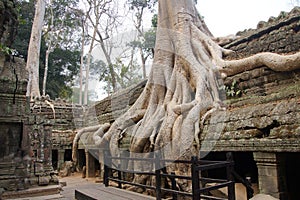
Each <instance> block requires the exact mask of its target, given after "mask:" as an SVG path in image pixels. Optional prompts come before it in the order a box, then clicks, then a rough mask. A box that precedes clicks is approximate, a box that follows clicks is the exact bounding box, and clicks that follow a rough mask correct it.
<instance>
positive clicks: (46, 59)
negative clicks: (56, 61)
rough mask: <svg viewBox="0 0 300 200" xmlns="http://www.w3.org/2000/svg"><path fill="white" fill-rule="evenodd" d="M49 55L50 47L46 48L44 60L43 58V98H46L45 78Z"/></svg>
mask: <svg viewBox="0 0 300 200" xmlns="http://www.w3.org/2000/svg"><path fill="white" fill-rule="evenodd" d="M49 54H50V47H48V49H47V51H46V58H45V71H44V79H43V93H42V95H43V96H46V84H47V76H48V66H49Z"/></svg>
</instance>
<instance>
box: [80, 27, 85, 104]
mask: <svg viewBox="0 0 300 200" xmlns="http://www.w3.org/2000/svg"><path fill="white" fill-rule="evenodd" d="M81 37H82V39H81V55H80V70H79V105H82V79H83V78H82V77H83V72H82V68H83V60H84V59H83V58H84V40H85V36H84V24H83V23H82V35H81Z"/></svg>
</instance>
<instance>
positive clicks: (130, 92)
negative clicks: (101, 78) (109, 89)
mask: <svg viewBox="0 0 300 200" xmlns="http://www.w3.org/2000/svg"><path fill="white" fill-rule="evenodd" d="M146 82H147V81H146V80H144V81H141V82H140V83H139V84H136V85H133V86H131V87H128V88H126V89H124V90H121V91H119V92H116V93H114V94H112V95H111V96H109V97H107V98H105V99H103V100H102V101H99V102H97V103H96V104H95V105H94V106H92V107H90V108H89V111H88V112H87V114H86V125H96V124H104V123H107V122H108V123H112V122H113V121H114V120H115V119H116V118H117V117H119V116H120V115H121V114H123V113H124V112H126V111H127V110H128V109H129V108H130V106H131V105H132V104H133V103H134V102H135V101H136V100H137V98H138V97H139V95H140V94H141V92H142V91H143V89H144V87H145V85H146Z"/></svg>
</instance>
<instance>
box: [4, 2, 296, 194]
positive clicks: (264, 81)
mask: <svg viewBox="0 0 300 200" xmlns="http://www.w3.org/2000/svg"><path fill="white" fill-rule="evenodd" d="M299 30H300V8H298V7H296V8H294V9H293V10H292V11H291V12H289V13H285V12H282V13H281V14H280V15H279V16H278V17H276V18H275V17H271V18H270V19H269V20H268V21H267V22H259V23H258V26H257V29H255V30H245V31H243V32H239V33H238V34H237V36H238V37H237V38H236V39H233V40H227V41H225V43H223V44H222V46H223V47H225V48H227V49H231V50H234V51H235V52H236V53H232V54H230V55H228V57H227V58H226V59H236V58H242V57H247V56H250V55H253V54H256V53H259V52H275V53H282V54H290V53H295V52H298V51H299V47H300V32H299ZM223 42H224V41H223ZM2 57H3V56H2ZM2 61H3V59H2ZM0 67H1V68H0V69H1V71H0V82H1V84H2V87H1V89H0V99H1V102H2V104H1V105H0V110H1V112H0V126H1V130H0V141H1V142H2V144H3V145H2V146H1V147H0V194H1V193H2V192H4V194H5V192H6V193H7V192H10V191H17V190H26V189H27V188H29V187H34V186H37V185H44V184H58V179H57V175H58V172H59V171H60V170H62V168H63V164H64V163H65V162H66V161H72V150H73V151H76V152H77V162H76V166H75V168H76V169H77V170H79V171H82V170H83V168H85V169H86V172H85V175H86V176H87V177H95V176H99V177H100V176H103V175H102V173H103V164H102V160H101V159H102V150H103V149H99V148H98V147H97V146H96V145H95V144H94V142H93V137H92V135H93V132H85V133H83V134H82V135H81V137H80V138H78V139H79V141H78V145H77V146H76V149H72V148H74V147H73V141H74V138H75V136H76V133H77V132H78V131H79V130H80V129H82V128H84V127H88V126H95V125H99V124H104V123H112V122H113V121H114V120H115V119H116V118H117V117H118V116H120V115H121V114H122V113H124V112H125V111H126V110H127V109H128V108H129V107H130V106H131V105H132V104H133V103H134V102H135V100H136V99H137V98H138V96H139V94H140V93H141V92H142V90H143V87H144V86H145V84H146V81H142V82H141V83H140V84H138V85H135V86H132V87H130V88H127V89H125V90H123V91H120V92H118V93H115V94H113V95H111V96H110V97H107V98H105V99H103V100H102V101H100V102H97V103H96V104H95V105H93V106H89V107H85V106H80V105H75V104H72V103H68V102H65V101H63V100H56V101H53V100H50V99H47V98H43V99H40V100H37V101H35V102H29V99H27V98H26V97H25V93H26V84H27V82H26V79H27V77H26V72H25V63H24V62H23V61H22V60H20V59H16V60H15V61H14V62H12V61H10V60H7V61H3V62H1V66H0ZM224 84H225V87H224V91H225V93H227V97H226V100H225V102H226V104H227V110H226V111H218V112H217V113H214V114H213V115H212V117H211V118H210V120H207V121H206V122H205V124H204V126H203V128H202V130H203V131H202V133H201V135H200V139H199V142H200V144H201V145H202V148H201V152H200V154H201V153H202V154H205V155H206V157H205V158H210V159H220V158H224V157H225V154H226V152H233V156H234V161H235V167H236V171H237V172H238V173H239V174H240V175H241V176H243V177H244V178H246V177H247V178H248V179H250V180H251V182H252V183H253V185H257V187H258V192H259V193H264V194H269V195H272V196H273V197H276V198H278V199H300V194H299V192H298V191H297V189H298V188H297V184H295V183H296V181H297V180H298V179H299V178H300V177H299V175H298V174H299V173H297V171H298V169H299V167H300V141H299V137H300V70H294V71H290V72H274V71H272V70H270V69H269V68H267V67H265V66H261V67H259V68H256V69H253V70H250V71H245V72H242V73H239V74H237V75H234V76H229V77H227V78H226V79H225V80H224ZM215 127H221V129H222V130H221V131H220V132H213V131H211V130H216V128H215ZM127 139H128V141H129V139H130V138H127ZM195 145H197V144H195ZM120 148H122V149H124V153H126V152H128V151H127V148H128V144H126V142H125V143H122V144H120ZM213 176H222V174H221V173H219V172H215V174H213ZM8 194H9V193H8ZM0 197H1V196H0Z"/></svg>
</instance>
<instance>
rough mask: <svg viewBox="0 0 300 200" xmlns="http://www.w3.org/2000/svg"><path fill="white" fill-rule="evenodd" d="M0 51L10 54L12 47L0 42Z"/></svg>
mask: <svg viewBox="0 0 300 200" xmlns="http://www.w3.org/2000/svg"><path fill="white" fill-rule="evenodd" d="M0 52H2V53H3V54H5V55H10V54H12V52H13V49H11V48H9V47H7V46H5V45H3V44H1V43H0Z"/></svg>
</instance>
